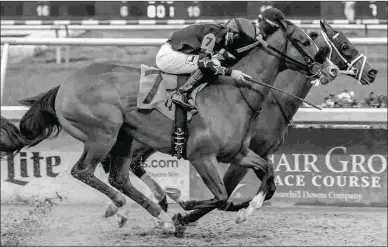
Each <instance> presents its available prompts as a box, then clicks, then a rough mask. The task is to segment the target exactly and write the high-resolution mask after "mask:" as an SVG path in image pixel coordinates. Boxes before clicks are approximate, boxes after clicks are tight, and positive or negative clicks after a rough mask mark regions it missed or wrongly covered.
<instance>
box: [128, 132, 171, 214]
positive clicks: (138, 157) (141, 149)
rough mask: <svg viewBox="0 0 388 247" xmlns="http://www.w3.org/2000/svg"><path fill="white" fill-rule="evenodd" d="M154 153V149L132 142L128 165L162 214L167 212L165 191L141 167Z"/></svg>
mask: <svg viewBox="0 0 388 247" xmlns="http://www.w3.org/2000/svg"><path fill="white" fill-rule="evenodd" d="M155 152H156V150H155V149H153V148H151V147H148V146H147V145H145V144H143V143H140V142H138V141H136V140H134V141H133V144H132V162H131V164H130V170H131V171H132V173H133V174H135V176H136V177H138V178H139V179H140V180H142V181H143V183H145V184H146V185H147V187H148V188H150V190H151V192H152V194H153V195H154V197H155V199H156V200H157V201H158V203H159V205H160V207H161V208H162V209H163V211H164V212H167V208H168V204H167V196H166V193H165V191H164V190H163V189H162V188H161V187H160V185H159V184H158V183H157V182H156V181H155V180H154V179H153V178H152V177H151V176H150V175H148V173H147V172H146V170H145V169H144V167H143V162H145V161H146V160H147V159H148V158H149V157H150V156H151V155H152V154H154V153H155Z"/></svg>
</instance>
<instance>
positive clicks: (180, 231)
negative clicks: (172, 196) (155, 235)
mask: <svg viewBox="0 0 388 247" xmlns="http://www.w3.org/2000/svg"><path fill="white" fill-rule="evenodd" d="M172 221H173V222H174V227H175V232H174V235H175V237H177V238H181V237H183V235H184V234H185V230H186V226H185V225H184V223H183V222H182V215H181V214H179V213H178V214H176V215H174V216H173V217H172Z"/></svg>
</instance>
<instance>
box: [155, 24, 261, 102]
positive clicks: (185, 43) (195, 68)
mask: <svg viewBox="0 0 388 247" xmlns="http://www.w3.org/2000/svg"><path fill="white" fill-rule="evenodd" d="M255 37H256V28H255V27H254V24H253V23H252V22H251V21H249V20H247V19H244V18H235V19H232V20H230V21H228V22H227V23H225V24H215V23H197V24H193V25H190V26H187V27H185V28H183V29H181V30H178V31H175V32H174V33H172V35H171V36H170V37H169V38H168V40H167V43H165V44H164V45H162V47H161V48H160V50H159V52H158V54H157V55H156V65H157V66H158V68H159V69H160V70H162V71H163V72H166V73H170V74H190V73H193V72H194V73H193V74H192V75H191V77H190V78H189V79H188V80H187V82H186V83H185V84H184V85H183V86H182V87H180V88H179V89H178V90H177V91H176V92H175V93H174V94H173V95H172V101H173V102H174V103H176V104H179V105H181V106H184V107H186V108H189V109H195V108H196V107H195V105H194V104H192V103H187V102H186V95H185V94H187V93H189V92H191V91H192V89H194V88H195V87H196V86H197V85H199V84H200V83H202V79H203V76H204V75H206V76H208V75H210V76H211V75H227V76H231V77H232V78H233V79H235V80H244V77H248V78H250V76H249V75H246V74H244V73H243V72H241V71H239V70H232V69H230V68H226V67H223V66H221V62H220V61H227V60H228V59H231V58H234V57H233V55H231V54H230V53H229V52H227V50H228V48H229V49H230V48H231V45H233V46H236V44H239V43H241V42H247V41H249V42H250V41H251V43H253V41H254V40H255Z"/></svg>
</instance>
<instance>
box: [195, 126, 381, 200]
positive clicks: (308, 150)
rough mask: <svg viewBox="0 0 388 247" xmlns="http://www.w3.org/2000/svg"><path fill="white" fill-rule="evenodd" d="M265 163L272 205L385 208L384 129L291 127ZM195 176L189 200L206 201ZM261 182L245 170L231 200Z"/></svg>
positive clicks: (249, 195) (246, 195) (241, 197)
mask: <svg viewBox="0 0 388 247" xmlns="http://www.w3.org/2000/svg"><path fill="white" fill-rule="evenodd" d="M269 159H270V161H271V162H272V163H273V164H274V170H275V183H276V186H277V190H276V192H275V195H274V197H273V198H272V199H271V202H272V203H276V202H279V203H290V204H294V205H295V204H296V205H337V206H387V131H386V130H385V129H382V130H376V129H367V130H357V129H350V130H345V129H343V130H338V129H290V131H289V134H288V136H287V138H286V140H285V143H284V144H283V146H282V147H281V148H280V149H279V150H278V151H277V152H276V153H275V154H273V155H271V156H269ZM227 166H228V165H227V164H225V165H224V166H223V167H222V170H223V171H226V169H227ZM193 173H194V175H193V176H192V181H191V184H190V189H191V193H192V196H193V197H195V198H209V197H210V196H211V194H210V191H209V190H207V188H204V192H202V193H199V192H198V191H199V190H198V188H203V187H204V185H203V182H202V181H200V180H199V179H198V175H197V174H196V173H195V172H194V171H193ZM259 184H260V182H259V180H258V179H257V177H256V176H255V175H254V173H253V172H252V171H249V172H248V174H247V175H246V176H245V178H244V179H243V180H242V182H241V183H240V185H239V186H238V187H237V188H236V189H235V191H234V192H233V194H232V196H233V198H236V199H239V200H244V199H246V198H252V196H253V195H254V194H255V193H256V191H257V189H258V187H259Z"/></svg>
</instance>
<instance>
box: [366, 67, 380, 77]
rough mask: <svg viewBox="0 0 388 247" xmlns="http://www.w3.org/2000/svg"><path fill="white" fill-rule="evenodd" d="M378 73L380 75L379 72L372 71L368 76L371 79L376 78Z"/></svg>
mask: <svg viewBox="0 0 388 247" xmlns="http://www.w3.org/2000/svg"><path fill="white" fill-rule="evenodd" d="M377 73H378V71H377V70H375V69H371V70H369V72H368V76H369V77H371V78H375V77H376V75H377Z"/></svg>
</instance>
